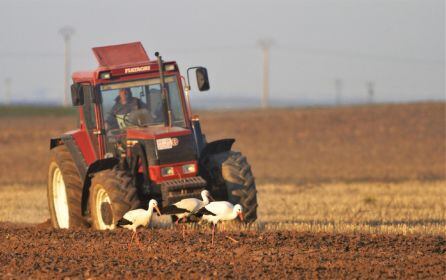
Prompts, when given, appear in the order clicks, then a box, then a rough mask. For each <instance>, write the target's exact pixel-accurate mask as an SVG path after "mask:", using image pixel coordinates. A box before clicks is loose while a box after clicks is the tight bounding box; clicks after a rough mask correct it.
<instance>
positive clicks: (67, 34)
mask: <svg viewBox="0 0 446 280" xmlns="http://www.w3.org/2000/svg"><path fill="white" fill-rule="evenodd" d="M59 34H60V35H61V36H62V38H63V40H64V43H65V51H64V56H65V77H64V79H65V80H64V103H63V105H64V106H65V107H67V106H68V96H69V92H70V91H69V84H70V75H71V44H70V43H71V36H72V35H73V34H74V28H72V27H70V26H64V27H62V28H61V29H60V30H59Z"/></svg>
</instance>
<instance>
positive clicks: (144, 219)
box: [117, 199, 161, 246]
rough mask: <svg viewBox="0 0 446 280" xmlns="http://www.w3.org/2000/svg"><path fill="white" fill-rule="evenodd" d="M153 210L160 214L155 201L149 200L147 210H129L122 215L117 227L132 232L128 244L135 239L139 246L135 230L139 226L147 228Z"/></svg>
mask: <svg viewBox="0 0 446 280" xmlns="http://www.w3.org/2000/svg"><path fill="white" fill-rule="evenodd" d="M153 209H155V210H156V211H157V212H158V214H159V215H161V212H160V210H159V208H158V202H156V200H155V199H151V200H150V201H149V207H148V209H147V210H145V209H135V210H130V211H128V212H127V213H125V214H124V216H123V217H122V218H121V219H120V220H119V221H118V224H117V226H118V227H122V228H126V229H129V230H132V231H133V234H132V239H131V240H130V243H129V245H128V246H130V244H131V243H132V242H133V238H134V237H136V243H137V244H138V246H140V243H139V238H138V234H137V231H136V229H137V228H138V227H140V226H144V227H145V226H147V225H148V224H149V222H150V219H151V218H152V214H153Z"/></svg>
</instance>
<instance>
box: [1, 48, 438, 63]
mask: <svg viewBox="0 0 446 280" xmlns="http://www.w3.org/2000/svg"><path fill="white" fill-rule="evenodd" d="M257 47H258V44H257V46H256V45H232V46H230V45H227V46H208V47H198V48H169V47H168V48H164V49H163V48H160V49H161V50H163V52H172V53H190V54H194V53H203V52H211V53H212V52H219V53H221V52H234V51H241V50H244V51H249V50H251V51H255V49H256V48H257ZM274 51H275V52H282V51H284V52H291V53H295V54H299V53H300V54H309V55H313V56H314V55H315V56H331V57H337V58H346V59H352V58H356V59H365V60H381V61H387V62H396V63H420V64H439V65H442V66H443V65H444V64H445V61H444V60H441V59H425V58H416V57H399V56H391V55H381V54H372V53H362V52H355V51H346V50H334V49H331V50H330V49H317V48H303V47H297V46H292V45H275V48H274ZM24 56H27V57H61V56H64V54H63V53H59V52H46V51H43V52H36V51H0V58H1V57H18V58H22V57H24ZM73 56H76V57H87V56H91V54H87V53H86V52H76V53H73Z"/></svg>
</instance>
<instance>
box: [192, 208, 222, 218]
mask: <svg viewBox="0 0 446 280" xmlns="http://www.w3.org/2000/svg"><path fill="white" fill-rule="evenodd" d="M203 215H211V216H217V214H215V213H212V212H211V211H209V210H208V209H206V207H202V208H200V210H198V211H197V213H195V216H197V217H199V218H201V217H203Z"/></svg>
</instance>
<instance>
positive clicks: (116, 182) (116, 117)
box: [48, 42, 257, 229]
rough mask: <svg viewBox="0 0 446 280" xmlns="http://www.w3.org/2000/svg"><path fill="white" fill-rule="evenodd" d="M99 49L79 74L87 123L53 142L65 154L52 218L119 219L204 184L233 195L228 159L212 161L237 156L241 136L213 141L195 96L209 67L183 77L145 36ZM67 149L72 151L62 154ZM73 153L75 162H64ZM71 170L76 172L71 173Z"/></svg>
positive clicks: (108, 222) (75, 87) (78, 101)
mask: <svg viewBox="0 0 446 280" xmlns="http://www.w3.org/2000/svg"><path fill="white" fill-rule="evenodd" d="M93 53H94V55H95V56H96V59H97V61H98V64H99V65H98V67H97V68H96V69H95V70H93V71H83V72H75V73H73V76H72V78H73V84H72V86H71V97H72V102H73V105H74V106H76V107H78V108H79V128H78V129H75V130H72V131H69V132H66V133H64V134H63V135H62V136H60V137H56V138H53V139H51V142H50V148H51V150H52V151H53V154H54V155H56V154H57V155H59V156H55V157H54V165H50V171H49V174H50V176H49V177H50V179H49V180H50V181H49V184H48V193H49V196H48V197H49V206H50V212H51V215H52V221H53V225H55V227H71V226H72V225H77V224H85V225H90V226H93V227H94V228H97V229H111V228H114V227H115V225H116V223H115V222H116V221H117V220H119V219H120V218H121V217H122V215H123V213H125V212H124V210H126V211H127V210H129V209H133V208H136V207H144V206H145V205H146V204H147V203H148V201H149V200H150V199H156V200H157V201H158V203H160V204H161V205H162V206H163V207H165V206H168V205H171V204H173V203H175V202H177V201H179V200H181V199H184V198H191V197H196V198H200V193H201V191H202V190H204V189H208V190H209V191H211V192H212V193H213V194H212V195H213V196H214V197H216V198H220V199H227V197H228V196H230V195H231V194H228V185H227V184H229V182H228V183H225V181H224V180H223V179H222V176H223V175H222V174H221V172H222V166H221V164H220V166H214V167H212V168H213V169H211V165H212V162H215V161H216V160H218V157H216V155H218V154H220V157H219V158H225V157H226V158H227V157H228V156H229V154H225V155H224V156H223V157H221V154H222V153H229V152H230V149H231V146H232V143H233V142H234V140H233V139H222V140H218V141H214V142H211V143H206V140H205V138H204V135H203V134H202V132H201V127H200V122H199V120H198V117H195V116H194V117H192V113H191V109H190V108H191V107H190V104H189V91H190V86H189V85H190V81H189V71H190V70H192V69H195V70H196V71H195V72H196V77H197V86H198V89H199V90H200V91H205V90H208V89H209V80H208V76H207V70H206V69H205V68H203V67H192V68H189V69H188V70H187V78H184V77H183V76H181V74H180V72H179V69H178V65H177V64H176V62H175V61H163V59H162V57H161V56H160V55H159V53H155V59H149V56H148V55H147V53H146V51H145V50H144V48H143V46H142V45H141V43H140V42H136V43H128V44H121V45H114V46H105V47H97V48H93ZM183 84H184V87H183ZM60 154H64V157H66V158H67V159H69V160H68V161H67V160H65V161H64V163H62V161H61V156H60ZM67 162H70V163H71V164H72V165H73V168H71V169H70V168H68V169H69V171H67V170H62V169H64V168H63V167H62V166H65V165H66V164H67ZM243 164H245V163H243ZM246 164H247V163H246ZM215 168H217V169H219V170H220V171H216V170H214V169H215ZM57 170H59V171H57ZM73 170H75V171H76V174H74V175H73V174H71V173H72V172H73ZM56 171H57V172H56ZM248 171H249V174H251V173H250V172H251V171H250V169H249V170H248ZM58 172H59V173H58ZM67 172H68V173H70V172H71V173H70V174H71V175H63V174H64V173H65V174H67ZM57 174H59V175H60V176H62V177H60V176H59V175H57ZM55 176H56V177H57V176H59V177H57V178H58V179H57V178H56V177H55ZM68 177H69V178H78V179H76V180H75V181H76V182H71V181H69V180H68V179H67V178H68ZM55 178H56V179H57V180H59V181H57V180H56V179H55ZM51 180H52V181H51ZM60 180H62V181H60ZM222 184H224V186H223V185H222ZM250 184H254V181H253V179H252V182H251V183H250ZM240 187H242V186H240ZM254 187H255V186H254ZM59 188H61V190H60V189H59ZM230 188H237V186H235V185H231V186H230ZM254 191H255V189H254ZM63 194H65V196H64V195H63ZM236 196H237V195H236ZM238 196H240V194H238ZM238 196H237V197H238ZM234 202H237V203H238V202H239V199H235V200H234ZM255 207H257V206H256V205H255ZM254 210H255V209H254ZM61 213H62V214H61ZM58 215H59V216H58ZM69 220H71V222H69ZM60 221H62V222H60Z"/></svg>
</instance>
